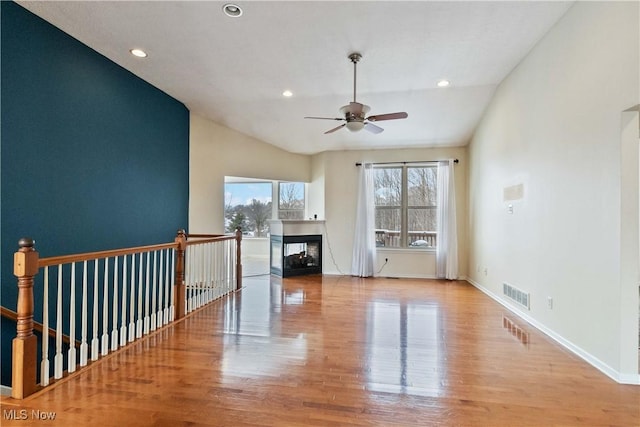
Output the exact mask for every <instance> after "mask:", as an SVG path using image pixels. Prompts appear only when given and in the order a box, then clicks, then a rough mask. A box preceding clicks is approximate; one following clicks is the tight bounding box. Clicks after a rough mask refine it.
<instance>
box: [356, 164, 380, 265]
mask: <svg viewBox="0 0 640 427" xmlns="http://www.w3.org/2000/svg"><path fill="white" fill-rule="evenodd" d="M359 174H360V179H359V185H358V201H357V212H356V229H355V238H354V242H353V263H352V265H351V271H352V274H353V275H354V276H360V277H369V276H373V270H374V265H375V257H376V232H375V205H374V199H373V197H374V185H373V165H372V164H371V163H364V164H363V165H362V166H360V171H359Z"/></svg>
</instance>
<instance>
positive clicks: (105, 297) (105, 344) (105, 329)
mask: <svg viewBox="0 0 640 427" xmlns="http://www.w3.org/2000/svg"><path fill="white" fill-rule="evenodd" d="M102 280H103V283H102V284H103V286H102V289H103V292H102V355H103V356H106V355H107V354H109V258H105V259H104V277H103V278H102Z"/></svg>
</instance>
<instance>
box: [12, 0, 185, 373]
mask: <svg viewBox="0 0 640 427" xmlns="http://www.w3.org/2000/svg"><path fill="white" fill-rule="evenodd" d="M0 15H1V86H0V90H1V92H0V97H1V104H0V109H1V122H0V126H1V134H0V136H1V153H0V155H1V181H0V188H1V194H2V200H1V206H0V211H1V223H0V228H1V231H2V236H1V244H2V247H1V254H0V269H1V274H2V277H1V280H2V282H1V283H0V298H1V300H0V302H1V304H2V305H3V306H5V307H8V308H11V309H15V306H16V296H17V287H16V280H15V278H14V276H13V272H12V268H13V252H14V251H15V250H16V249H17V241H18V239H20V238H21V237H31V238H34V239H36V249H37V250H38V252H39V253H40V256H41V257H47V256H53V255H63V254H69V253H78V252H86V251H97V250H105V249H115V248H121V247H128V246H138V245H147V244H154V243H162V242H168V241H171V240H173V238H174V236H175V231H176V230H177V229H178V228H185V229H186V228H187V226H188V224H187V221H188V201H189V111H188V110H187V108H186V107H185V106H184V105H183V104H182V103H180V102H179V101H177V100H175V99H174V98H172V97H170V96H169V95H167V94H166V93H164V92H162V91H160V90H159V89H157V88H155V87H154V86H152V85H150V84H149V83H147V82H145V81H144V80H142V79H140V78H138V77H136V76H135V75H133V74H132V73H130V72H129V71H127V70H125V69H124V68H122V67H120V66H119V65H117V64H115V63H113V62H112V61H110V60H109V59H107V58H105V57H104V56H102V55H100V54H99V53H97V52H95V51H94V50H92V49H90V48H89V47H87V46H85V45H83V44H82V43H80V42H79V41H77V40H76V39H74V38H72V37H71V36H69V35H67V34H66V33H64V32H62V31H60V30H58V29H57V28H55V27H54V26H52V25H50V24H49V23H47V22H45V21H44V20H42V19H40V18H39V17H37V16H35V15H33V14H32V13H31V12H29V11H27V10H25V9H24V8H22V7H21V6H19V5H17V4H15V3H12V2H5V1H2V2H0ZM128 47H129V46H123V49H127V48H128ZM2 325H3V326H4V325H5V323H3V324H2ZM2 329H3V330H2V343H1V346H2V349H0V350H1V354H2V361H1V365H2V384H4V385H8V384H9V383H10V379H9V380H7V375H8V373H7V369H6V368H5V367H8V365H10V341H8V340H10V338H13V336H14V334H15V332H14V331H6V328H4V327H3V328H2ZM7 332H8V333H7ZM7 337H10V338H7ZM7 346H8V347H7Z"/></svg>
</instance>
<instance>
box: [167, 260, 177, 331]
mask: <svg viewBox="0 0 640 427" xmlns="http://www.w3.org/2000/svg"><path fill="white" fill-rule="evenodd" d="M175 282H176V250H175V249H172V250H171V286H170V289H169V290H170V292H171V305H170V306H169V321H171V322H173V319H175V318H176V312H175V307H176V305H175V302H176V290H175Z"/></svg>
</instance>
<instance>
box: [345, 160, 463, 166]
mask: <svg viewBox="0 0 640 427" xmlns="http://www.w3.org/2000/svg"><path fill="white" fill-rule="evenodd" d="M447 160H448V159H447ZM435 162H442V160H423V161H415V162H379V163H372V164H373V165H398V164H400V165H407V164H410V163H435ZM459 162H460V160H458V159H453V163H459ZM356 166H362V163H356Z"/></svg>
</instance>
